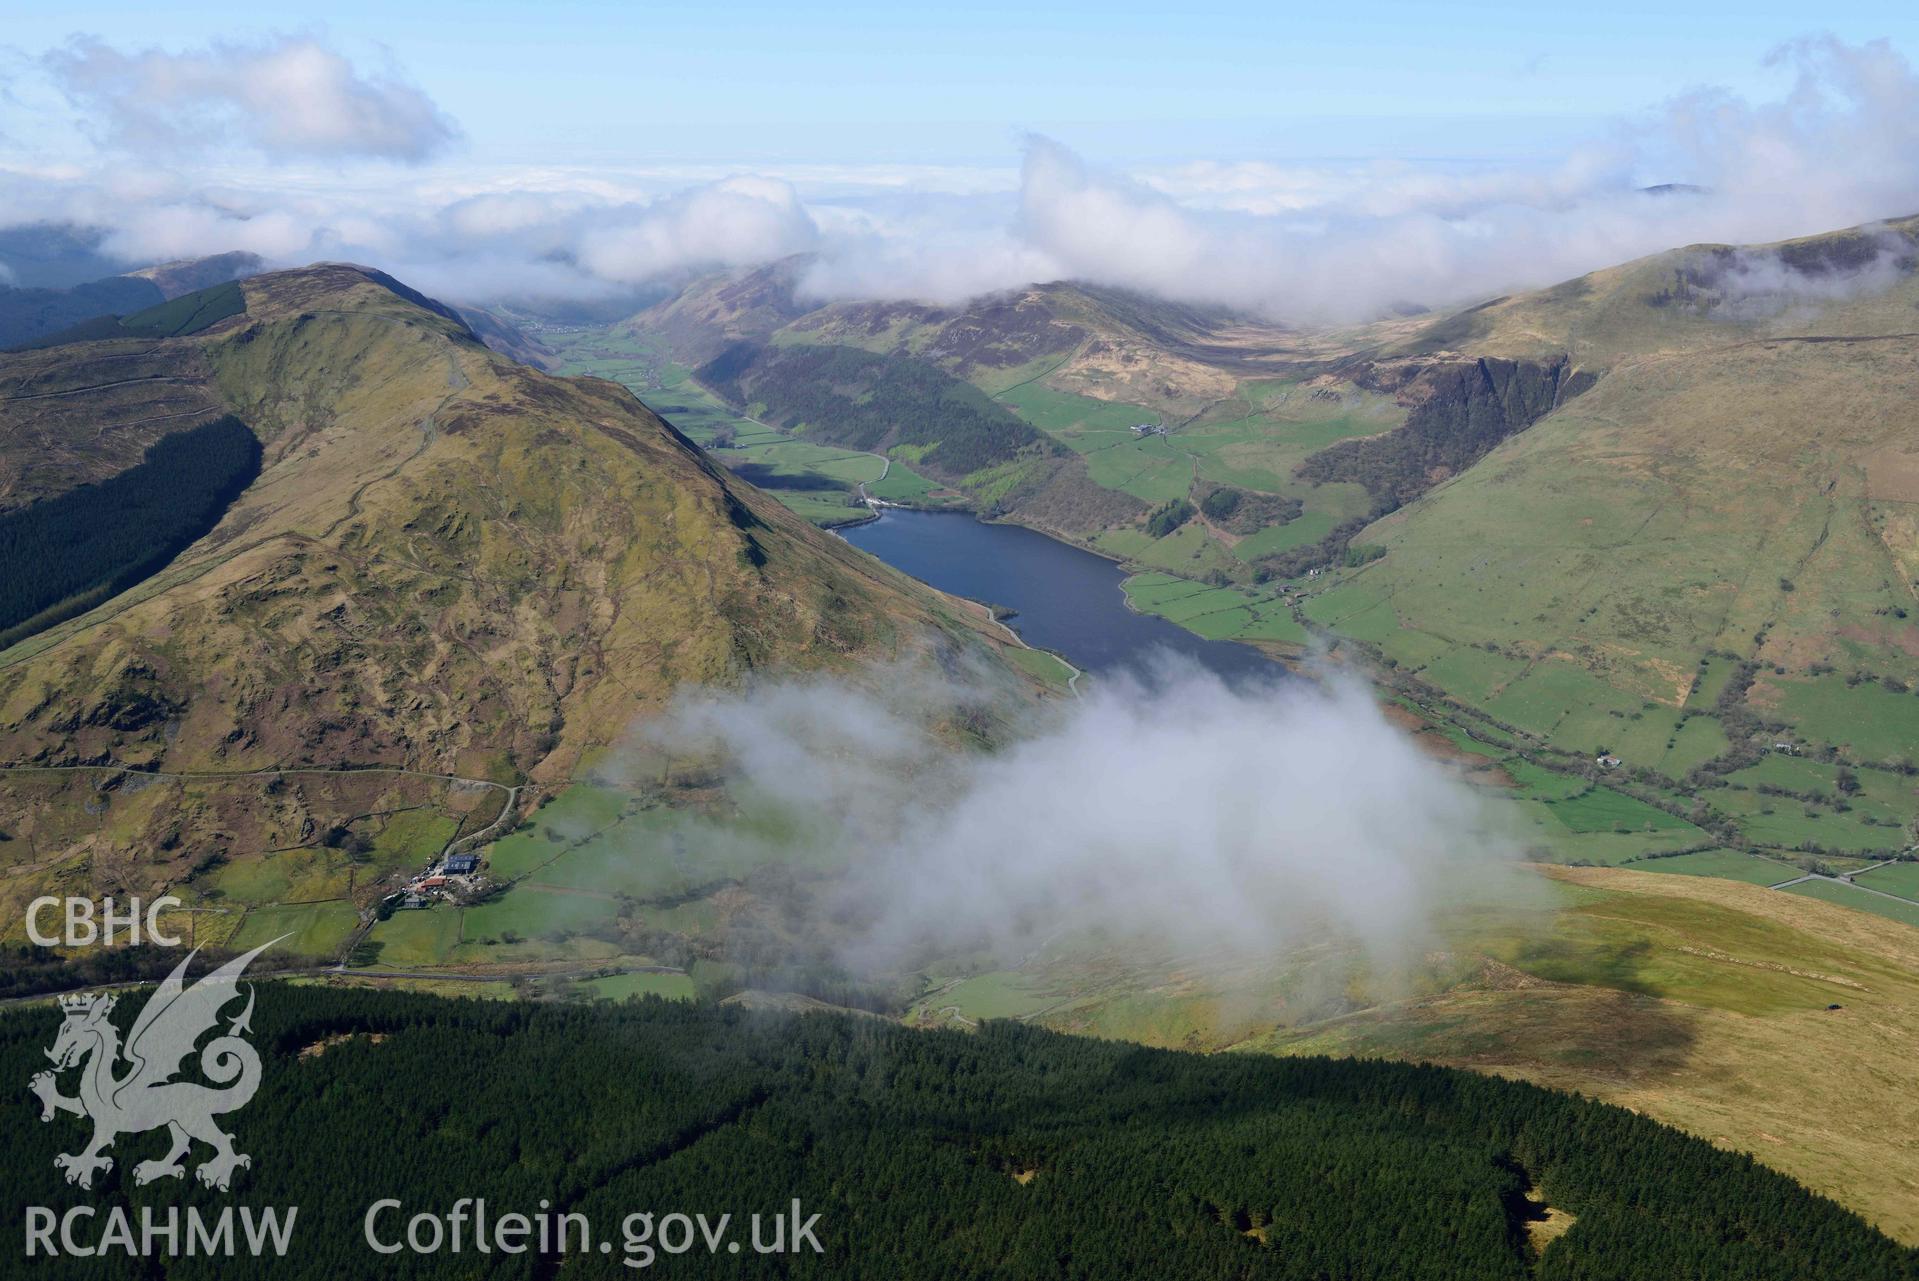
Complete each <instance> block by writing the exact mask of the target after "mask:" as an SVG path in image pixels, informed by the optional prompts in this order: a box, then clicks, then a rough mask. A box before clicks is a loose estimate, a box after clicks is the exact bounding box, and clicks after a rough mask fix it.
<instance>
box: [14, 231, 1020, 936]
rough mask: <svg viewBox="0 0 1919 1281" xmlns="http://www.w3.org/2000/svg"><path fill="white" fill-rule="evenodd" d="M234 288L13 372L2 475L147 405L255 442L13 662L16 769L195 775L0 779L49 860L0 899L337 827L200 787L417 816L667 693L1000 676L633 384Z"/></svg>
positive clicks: (67, 469)
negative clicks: (205, 522)
mask: <svg viewBox="0 0 1919 1281" xmlns="http://www.w3.org/2000/svg"><path fill="white" fill-rule="evenodd" d="M241 288H242V289H243V290H244V295H245V311H244V312H243V313H241V314H236V315H232V316H228V317H226V318H224V319H221V320H219V321H218V322H217V323H214V324H213V325H211V326H210V327H209V328H207V329H205V330H203V331H202V332H200V333H198V334H195V335H193V336H191V337H187V338H177V339H169V340H165V341H163V342H160V343H157V344H155V343H152V342H148V343H145V344H143V345H135V344H132V343H129V342H125V341H119V342H111V343H78V344H73V345H69V346H66V347H61V348H55V349H50V350H47V351H43V352H35V353H31V354H29V355H27V356H21V357H9V358H7V359H6V360H5V361H0V386H7V387H13V388H15V389H16V394H17V395H19V396H22V397H32V399H26V400H21V401H19V402H17V403H19V404H21V405H22V406H24V407H26V408H27V409H28V411H29V412H30V414H31V415H32V416H31V418H30V419H29V420H28V421H27V422H24V423H15V422H14V421H13V420H12V417H11V414H9V415H8V416H7V419H6V421H7V424H8V431H9V439H10V440H11V441H17V442H20V447H19V448H17V449H15V448H12V447H10V448H9V450H8V458H9V462H10V463H11V464H12V465H13V466H14V467H15V468H16V469H17V474H19V475H20V476H23V477H27V478H30V479H31V480H32V481H33V484H34V485H35V486H36V487H37V488H36V492H38V493H42V494H44V493H47V492H55V491H57V489H59V488H61V487H64V486H67V485H71V484H73V483H77V482H78V481H80V480H83V479H87V478H89V477H91V476H95V475H98V474H100V473H102V472H110V471H111V470H113V462H112V458H109V457H108V456H107V455H108V454H109V453H111V454H113V455H114V456H115V457H117V458H119V459H120V460H121V461H123V462H125V461H130V460H133V459H137V458H138V456H139V454H138V451H137V450H136V449H134V444H135V443H138V442H139V441H142V440H145V439H146V438H147V435H148V434H150V429H149V428H148V427H147V426H143V425H142V424H144V423H146V422H147V421H148V420H150V419H153V418H156V417H159V416H160V415H157V414H155V413H153V412H152V411H153V410H154V409H155V408H157V406H154V405H152V404H150V403H148V402H147V401H145V400H141V399H139V398H138V397H135V398H133V399H132V400H131V401H129V400H128V399H126V398H127V397H128V394H129V392H138V393H140V395H141V396H147V395H151V394H153V393H152V392H150V391H149V390H148V389H149V388H154V387H164V388H166V389H167V393H166V394H168V395H186V394H190V395H191V396H192V397H193V398H195V403H196V404H197V405H199V406H201V407H202V408H203V409H204V410H205V411H207V412H211V411H213V410H216V409H217V410H219V411H221V412H231V413H233V414H234V415H236V416H237V417H238V418H239V419H240V420H241V421H243V422H245V423H246V424H248V425H249V426H251V427H252V428H253V429H254V431H255V432H256V433H257V434H258V435H259V436H260V438H261V439H262V441H263V443H264V447H265V457H264V466H263V469H262V471H261V473H260V475H259V478H258V479H257V480H256V481H255V482H254V483H253V484H252V485H251V486H250V487H249V488H248V489H247V490H246V491H245V493H243V494H242V495H241V496H240V498H239V499H238V500H237V501H236V502H235V503H234V504H233V506H232V507H231V509H230V510H229V511H228V512H227V514H226V517H225V519H224V520H222V521H221V522H220V524H219V525H218V526H217V527H216V528H215V529H214V530H213V531H212V532H211V533H210V534H208V535H207V536H206V537H204V538H202V539H201V540H200V541H198V542H197V543H195V544H193V545H192V546H190V547H189V548H187V549H186V551H184V552H183V553H182V554H181V555H180V556H179V557H178V558H177V559H175V560H174V561H173V563H172V564H170V565H169V566H168V567H167V568H166V569H165V570H164V571H163V572H161V573H160V574H158V575H156V576H155V577H153V578H151V579H149V580H147V581H145V582H143V583H141V584H140V585H139V586H137V587H135V588H133V589H132V590H130V591H128V592H125V593H123V594H122V595H120V596H118V597H115V598H113V599H112V600H110V601H108V602H106V603H105V604H103V605H101V606H100V607H98V608H96V609H93V610H91V611H90V612H88V613H86V614H84V615H82V616H80V617H78V618H75V619H73V620H71V621H69V622H66V623H63V624H60V625H59V626H56V627H54V628H51V629H49V630H47V631H44V632H42V633H40V634H38V635H35V636H33V637H32V638H30V639H29V640H27V641H25V642H23V643H21V644H19V645H16V646H14V647H13V648H12V649H10V650H7V651H5V652H4V653H0V760H3V761H5V762H6V763H8V764H12V765H36V766H55V767H73V766H95V765H104V764H109V763H110V764H116V765H131V766H134V767H137V768H141V769H149V770H157V771H159V772H160V773H162V774H168V775H178V776H182V777H179V778H176V779H171V780H162V783H163V784H164V786H160V785H148V784H142V785H141V786H139V787H137V788H136V787H130V786H128V785H127V780H125V779H118V778H116V777H115V776H111V775H104V774H101V775H86V776H85V777H84V778H82V777H81V776H80V775H75V774H50V775H46V776H44V777H40V778H36V779H33V780H29V779H27V778H26V777H25V776H21V775H10V776H8V777H7V778H6V780H5V782H4V783H0V799H4V800H6V802H7V804H6V806H5V809H6V812H5V813H4V814H3V815H0V832H4V833H5V834H6V835H7V836H8V837H9V838H11V839H9V840H7V841H5V842H0V857H6V858H7V859H8V860H9V861H10V862H12V863H14V864H16V865H18V866H20V867H23V868H31V869H35V870H34V871H32V873H31V874H30V875H28V876H26V877H25V878H24V879H23V880H19V881H15V882H12V883H10V885H9V898H11V897H13V896H14V894H15V893H16V892H24V890H25V889H26V888H27V887H28V884H29V883H30V882H31V883H38V882H40V881H42V880H44V879H45V878H46V877H48V876H55V875H59V876H67V877H73V878H78V880H79V882H80V883H82V884H89V883H90V884H92V885H93V886H96V887H104V886H106V885H110V884H113V883H115V882H116V881H127V880H136V881H137V880H151V879H152V877H154V876H163V877H164V876H167V875H178V874H180V873H181V872H182V871H183V870H185V864H186V863H190V862H191V861H193V860H199V861H201V862H202V863H204V862H205V861H206V860H209V859H215V860H217V859H218V858H220V857H225V856H228V855H231V856H235V857H241V856H251V855H253V854H256V853H258V852H259V851H261V850H262V849H269V848H279V847H295V848H312V849H317V848H318V847H319V845H320V844H321V842H320V837H321V836H323V835H324V834H325V833H326V831H327V830H328V827H329V824H331V823H333V822H335V821H338V819H337V817H336V818H328V817H326V815H327V814H335V815H336V816H337V814H338V811H337V810H331V809H328V808H327V806H325V805H321V804H320V802H319V801H316V800H313V799H312V797H313V796H317V795H318V792H319V790H322V789H324V788H326V787H332V786H335V785H336V784H334V783H332V782H329V781H327V780H326V779H324V778H322V777H320V776H314V777H311V778H306V779H304V780H302V779H288V778H285V777H282V776H274V777H273V778H266V777H261V778H256V779H252V780H250V781H246V782H245V783H244V785H236V786H235V787H231V788H224V789H223V788H213V789H212V790H214V791H217V792H219V793H220V796H219V798H213V799H204V800H203V801H202V802H198V803H195V804H192V805H187V806H184V807H183V806H182V805H181V804H180V803H179V797H178V795H177V794H175V793H174V792H173V791H171V790H169V789H178V788H184V789H188V790H192V789H195V788H198V789H203V790H204V789H207V788H210V787H212V780H211V779H210V778H209V777H208V776H211V775H216V774H218V775H235V774H241V773H245V772H248V771H255V770H263V769H265V770H282V769H287V768H293V767H299V768H311V769H318V770H354V769H362V768H365V767H369V766H378V767H383V768H387V769H392V770H413V771H420V772H422V773H424V774H431V775H445V776H450V777H449V778H447V779H424V778H423V779H414V780H411V781H408V780H407V779H406V777H405V776H398V775H396V776H391V777H388V778H387V779H386V787H385V791H386V792H387V793H394V794H395V796H397V795H398V793H405V796H404V797H401V798H400V799H404V800H405V804H406V806H412V807H418V806H419V805H422V804H425V803H426V800H425V799H423V797H425V795H426V793H434V794H436V795H437V794H439V793H444V792H445V791H446V790H447V789H448V788H449V787H453V786H454V783H453V781H451V780H452V779H455V778H462V779H475V780H496V781H499V782H502V783H516V782H519V781H521V780H523V779H527V778H532V779H536V780H548V781H551V780H557V779H563V778H565V777H566V776H567V775H568V774H569V773H570V772H571V771H572V769H573V767H574V765H575V764H576V763H577V762H578V761H579V760H580V759H581V758H582V757H583V756H585V755H588V754H591V753H593V752H596V751H598V750H600V749H602V748H604V747H605V746H606V745H607V744H609V743H611V742H612V741H614V740H615V739H616V738H617V737H618V736H619V735H620V734H621V733H622V732H623V731H624V730H625V729H626V727H627V726H628V725H629V723H630V722H631V721H632V720H633V719H634V717H635V716H636V715H637V714H639V713H641V712H644V711H646V710H649V709H654V708H657V707H659V706H660V705H661V704H662V703H663V702H664V701H665V700H666V699H667V698H669V697H670V696H671V694H672V692H673V691H674V689H676V688H678V687H679V686H681V685H683V684H688V683H696V682H714V681H717V682H727V681H732V680H737V679H739V678H740V677H741V676H742V675H743V674H745V673H748V672H751V671H754V670H757V669H761V668H765V667H769V666H781V665H788V664H796V665H800V666H818V665H822V664H828V665H830V664H837V663H846V662H850V661H852V660H854V659H856V658H869V657H876V656H886V657H892V656H895V655H903V654H910V653H916V652H917V653H933V654H938V655H946V656H951V655H954V654H958V653H962V652H966V651H974V652H977V653H979V654H981V655H982V656H984V657H985V658H986V659H987V660H989V665H990V660H991V659H992V658H993V656H994V655H995V654H996V653H997V652H998V648H999V646H1000V645H1001V644H1003V643H1004V642H1003V638H1001V639H999V640H994V639H991V638H988V637H986V636H985V635H983V633H981V632H977V631H975V630H974V629H973V625H972V624H971V623H969V622H968V621H967V617H966V616H965V614H964V611H961V610H960V609H959V608H958V607H957V606H954V605H952V604H951V603H950V602H947V601H946V600H945V599H944V598H940V597H937V596H935V595H934V594H933V593H931V592H929V591H927V590H925V589H922V588H920V587H918V586H917V585H916V584H913V583H911V581H910V580H907V579H905V578H904V577H903V576H900V575H897V574H894V573H892V572H891V571H889V570H886V569H885V568H884V567H882V566H879V565H877V564H876V563H874V562H872V561H871V560H869V559H867V558H865V557H863V556H861V555H860V554H858V553H856V552H854V551H853V550H852V549H851V548H849V547H847V546H846V545H845V544H843V543H842V542H840V541H839V540H837V539H833V538H831V537H829V536H826V535H823V534H821V533H819V532H818V531H816V530H814V529H813V528H812V527H811V526H809V525H807V524H805V523H804V522H803V521H800V520H798V519H796V518H794V517H792V516H791V515H790V514H789V513H787V512H786V511H785V509H783V508H782V507H780V506H779V504H777V503H775V502H773V501H772V500H770V499H768V498H767V497H765V496H764V495H762V494H760V493H759V492H758V491H756V490H754V489H752V488H751V487H750V486H747V485H744V484H742V483H740V482H738V481H736V480H733V479H731V478H730V477H729V476H728V475H727V474H726V473H725V472H724V471H723V470H722V469H720V468H718V467H715V466H714V465H712V464H711V463H710V462H709V461H707V460H706V459H705V458H704V456H703V455H702V454H701V453H700V451H699V450H698V449H697V448H695V447H693V446H692V445H691V444H690V443H688V442H687V441H686V440H685V439H684V438H682V437H680V436H679V435H678V434H677V433H675V432H674V431H672V430H671V429H670V428H669V427H667V426H666V425H665V424H664V423H662V422H661V421H660V420H659V419H658V418H657V417H656V416H654V415H653V414H652V413H650V412H649V411H648V410H646V409H645V408H644V407H643V406H642V405H640V404H639V403H638V402H637V401H636V400H634V399H633V397H632V396H631V395H630V394H629V393H628V392H626V391H625V390H624V389H623V388H621V387H619V386H617V385H615V384H611V383H605V382H598V381H593V380H566V379H557V378H553V377H550V376H547V375H545V374H542V373H540V372H538V371H536V370H532V369H529V368H527V367H525V366H523V365H519V364H516V363H514V362H512V361H510V360H508V359H506V358H505V357H502V356H499V355H496V354H495V353H493V352H491V351H489V350H488V349H487V348H485V347H484V346H483V345H481V344H480V343H479V342H478V341H477V340H476V339H475V338H474V336H473V334H472V333H471V331H469V330H468V329H467V327H466V326H465V325H464V324H463V323H462V322H460V321H459V320H458V319H457V318H456V317H454V315H453V314H452V313H451V312H450V310H449V309H446V308H443V307H440V306H439V305H438V304H435V303H431V302H430V301H429V300H426V299H424V298H421V297H420V296H419V295H417V294H415V293H413V292H412V291H411V290H408V289H406V288H405V287H404V286H402V285H399V284H398V283H397V282H394V281H392V280H390V279H389V278H386V277H384V276H381V275H379V274H378V273H374V272H369V271H365V270H362V269H359V268H353V267H345V266H326V267H316V268H310V269H306V270H302V271H293V272H282V273H274V274H270V275H265V276H258V277H254V278H253V279H250V280H248V281H246V282H245V283H244V284H243V285H242V286H241ZM181 301H182V302H185V301H187V300H186V299H182V300H181ZM169 305H171V304H169ZM129 371H132V372H129ZM69 393H72V394H69ZM181 412H182V413H183V414H184V416H183V417H182V418H181V419H180V420H179V421H189V422H190V421H192V414H193V412H198V411H197V410H196V411H181ZM127 415H130V416H131V423H130V424H129V425H128V426H127V427H126V428H125V429H124V430H123V429H122V428H121V426H120V423H119V421H118V420H119V418H120V417H122V416H127ZM99 440H106V441H110V442H124V443H120V444H116V445H114V446H113V448H112V449H110V450H109V449H108V448H106V447H103V446H99V445H97V444H95V443H93V442H96V441H99ZM464 786H467V788H468V790H469V791H470V790H471V787H472V785H464ZM395 789H398V790H397V792H396V791H395ZM409 789H410V790H409ZM349 790H352V789H349ZM456 790H457V788H456ZM242 793H243V794H244V795H240V794H242ZM382 794H383V793H382V792H381V791H380V790H379V789H375V790H374V792H373V793H372V794H370V795H369V794H367V793H366V789H364V788H362V789H359V790H358V791H357V792H355V795H354V797H352V798H350V799H348V800H342V801H341V802H340V803H341V804H343V805H349V806H354V805H359V804H361V803H364V802H368V801H373V802H378V801H379V797H380V795H382ZM49 796H55V797H58V798H60V803H58V804H54V803H52V802H47V803H45V804H43V801H46V800H47V798H48V797H49ZM263 797H264V798H265V799H263ZM249 798H250V799H249ZM393 799H394V798H393V797H389V800H393ZM309 801H310V802H311V804H309ZM328 804H329V805H330V804H331V802H328ZM498 805H499V797H497V796H496V797H494V798H493V800H492V802H491V806H490V808H491V809H495V810H497V808H498ZM396 808H401V806H399V805H398V803H397V801H395V802H394V803H393V804H387V805H384V806H383V805H382V804H378V803H376V804H370V805H368V807H367V808H366V809H364V810H362V809H356V808H348V809H347V811H346V816H347V817H349V818H351V817H352V816H353V815H355V814H385V813H389V812H391V811H393V810H394V809H396ZM456 808H459V807H456ZM465 808H469V809H472V808H476V807H475V806H473V805H470V804H469V805H467V806H466V807H465ZM372 830H373V831H375V832H378V831H380V830H382V823H381V822H378V821H376V822H374V823H373V824H372ZM422 839H424V838H422ZM324 853H325V852H324V851H320V854H318V855H316V856H315V857H319V858H320V859H321V861H322V862H324V861H325V859H324V857H322V856H323V855H324ZM156 858H157V859H158V865H157V866H158V868H159V870H155V868H156V865H155V864H154V860H155V859H156ZM176 864H179V866H176ZM169 868H170V869H171V871H168V870H166V869H169ZM143 869H144V870H143ZM351 872H352V869H351V868H343V869H342V871H341V877H342V878H343V879H345V880H352V879H353V878H352V875H351ZM323 879H324V878H323ZM366 879H367V878H366V877H362V881H364V880H366ZM327 883H328V884H332V883H333V882H327ZM293 897H296V898H297V897H299V896H298V895H294V896H293ZM16 915H17V914H16Z"/></svg>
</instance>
